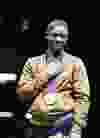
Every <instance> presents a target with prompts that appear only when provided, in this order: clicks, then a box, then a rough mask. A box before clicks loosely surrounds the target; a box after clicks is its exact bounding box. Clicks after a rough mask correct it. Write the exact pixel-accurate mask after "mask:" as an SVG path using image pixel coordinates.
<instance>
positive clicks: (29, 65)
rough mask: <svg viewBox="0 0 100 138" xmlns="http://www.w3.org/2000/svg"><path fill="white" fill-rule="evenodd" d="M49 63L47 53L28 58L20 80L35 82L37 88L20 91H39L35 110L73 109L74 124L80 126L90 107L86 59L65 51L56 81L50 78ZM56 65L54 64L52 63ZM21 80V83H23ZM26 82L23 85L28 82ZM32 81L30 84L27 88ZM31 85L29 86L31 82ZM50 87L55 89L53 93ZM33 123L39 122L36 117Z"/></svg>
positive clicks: (36, 92)
mask: <svg viewBox="0 0 100 138" xmlns="http://www.w3.org/2000/svg"><path fill="white" fill-rule="evenodd" d="M49 68H50V67H49V65H48V64H46V62H45V54H43V55H40V56H37V57H32V58H31V57H30V58H28V60H27V61H26V63H25V65H24V68H23V70H22V74H21V77H20V80H19V82H24V83H22V84H24V85H25V81H26V82H27V81H28V82H29V85H32V84H34V85H33V86H34V88H33V87H32V88H33V89H34V91H33V92H30V93H29V92H26V93H23V94H22V93H18V94H19V95H24V96H25V95H26V96H28V95H31V96H32V97H34V96H35V95H36V94H38V95H37V96H36V98H35V100H34V101H33V103H32V112H33V113H36V112H50V111H54V112H57V111H60V112H70V111H73V118H74V121H73V126H74V127H76V128H79V127H80V125H81V119H82V117H83V114H87V113H88V109H89V105H90V103H89V96H90V89H89V82H88V76H87V72H86V68H85V66H84V63H83V62H82V60H81V59H80V58H77V57H75V56H72V55H70V54H68V53H65V56H64V58H63V71H62V72H61V73H60V75H59V76H58V78H56V79H54V81H53V82H51V83H52V86H53V88H50V85H51V84H50V82H49V81H48V75H49V70H50V69H49ZM52 68H53V69H54V66H52ZM20 84H21V83H20ZM24 85H23V86H24ZM27 86H28V85H26V88H27ZM28 87H29V86H28ZM49 91H55V92H53V93H52V94H50V92H49ZM33 124H37V125H38V123H36V122H35V121H33Z"/></svg>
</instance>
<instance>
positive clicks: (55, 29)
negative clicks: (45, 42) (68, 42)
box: [51, 25, 68, 34]
mask: <svg viewBox="0 0 100 138" xmlns="http://www.w3.org/2000/svg"><path fill="white" fill-rule="evenodd" d="M51 33H63V34H68V30H67V28H66V27H65V26H62V25H59V26H54V27H53V29H52V30H51Z"/></svg>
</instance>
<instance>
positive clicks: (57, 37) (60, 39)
mask: <svg viewBox="0 0 100 138" xmlns="http://www.w3.org/2000/svg"><path fill="white" fill-rule="evenodd" d="M48 40H49V41H48V45H49V48H50V49H51V50H52V51H59V50H61V49H63V48H64V44H65V43H66V40H67V31H66V32H65V29H64V28H63V27H62V28H61V27H58V28H57V27H54V28H53V30H51V32H50V34H49V35H48Z"/></svg>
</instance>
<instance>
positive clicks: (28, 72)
mask: <svg viewBox="0 0 100 138" xmlns="http://www.w3.org/2000/svg"><path fill="white" fill-rule="evenodd" d="M20 80H32V61H31V58H29V59H28V60H27V61H26V63H25V65H24V67H23V70H22V73H21V76H20Z"/></svg>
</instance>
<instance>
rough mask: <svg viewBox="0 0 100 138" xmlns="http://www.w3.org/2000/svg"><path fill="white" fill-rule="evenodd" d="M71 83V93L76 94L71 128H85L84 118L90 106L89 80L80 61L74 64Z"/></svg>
mask: <svg viewBox="0 0 100 138" xmlns="http://www.w3.org/2000/svg"><path fill="white" fill-rule="evenodd" d="M73 82H74V83H73V92H74V93H76V97H77V98H76V99H77V100H76V101H75V105H74V113H73V120H74V125H73V126H74V127H76V128H81V127H85V126H86V117H87V115H88V110H89V106H90V100H89V97H90V87H89V80H88V76H87V71H86V68H85V65H84V63H83V62H82V60H81V59H79V61H78V63H77V64H75V67H74V72H73Z"/></svg>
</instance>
